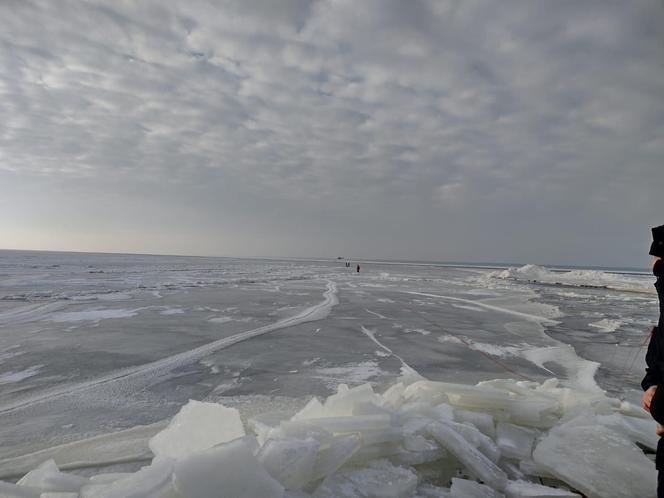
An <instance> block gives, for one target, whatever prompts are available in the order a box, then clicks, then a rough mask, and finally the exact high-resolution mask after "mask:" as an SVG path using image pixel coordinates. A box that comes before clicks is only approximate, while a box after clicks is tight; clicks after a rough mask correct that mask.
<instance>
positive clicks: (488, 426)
mask: <svg viewBox="0 0 664 498" xmlns="http://www.w3.org/2000/svg"><path fill="white" fill-rule="evenodd" d="M454 420H455V421H457V422H461V423H466V424H472V425H474V426H475V427H477V428H478V429H479V430H481V431H482V432H483V433H484V434H486V435H487V436H489V437H491V438H495V437H496V424H495V422H494V420H493V417H492V416H491V415H490V414H489V413H482V412H474V411H470V410H460V409H457V410H454Z"/></svg>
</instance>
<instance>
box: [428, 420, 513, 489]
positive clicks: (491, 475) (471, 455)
mask: <svg viewBox="0 0 664 498" xmlns="http://www.w3.org/2000/svg"><path fill="white" fill-rule="evenodd" d="M428 430H429V432H430V433H431V435H432V436H433V437H434V438H435V439H436V441H438V442H439V443H440V444H441V445H443V446H444V447H445V449H446V450H448V451H449V452H450V453H452V454H453V455H454V456H455V457H456V458H457V459H458V460H459V461H460V462H461V463H462V464H463V465H464V467H466V469H467V470H468V471H469V472H471V473H472V474H473V475H474V476H476V477H478V478H479V479H481V480H482V481H484V482H485V483H486V484H488V485H489V486H491V487H492V488H494V489H497V490H502V489H504V488H505V486H506V485H507V475H506V474H505V472H504V471H503V470H502V469H500V468H499V467H498V466H497V465H496V464H495V463H493V462H492V461H491V460H490V459H489V458H488V457H487V456H485V455H484V454H483V453H482V452H481V451H479V450H478V449H476V448H475V447H474V446H473V445H472V444H470V443H469V442H468V441H466V439H464V438H463V436H461V434H459V433H458V432H456V431H455V430H454V429H452V428H451V427H450V426H449V425H446V424H444V423H442V422H434V423H432V424H430V425H429V426H428Z"/></svg>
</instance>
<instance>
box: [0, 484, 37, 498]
mask: <svg viewBox="0 0 664 498" xmlns="http://www.w3.org/2000/svg"><path fill="white" fill-rule="evenodd" d="M42 492H43V490H42V489H39V488H33V487H29V486H17V485H16V484H12V483H10V482H4V481H0V496H1V497H2V498H39V495H41V494H42Z"/></svg>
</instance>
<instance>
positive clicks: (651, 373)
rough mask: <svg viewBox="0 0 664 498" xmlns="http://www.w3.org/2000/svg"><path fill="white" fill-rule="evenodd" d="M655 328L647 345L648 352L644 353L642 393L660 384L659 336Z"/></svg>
mask: <svg viewBox="0 0 664 498" xmlns="http://www.w3.org/2000/svg"><path fill="white" fill-rule="evenodd" d="M657 332H658V331H657V328H654V329H653V331H652V334H651V336H650V342H649V344H648V352H647V353H646V375H645V377H643V380H642V381H641V387H642V388H643V390H644V391H646V390H648V388H649V387H651V386H656V385H659V384H660V383H661V380H662V372H661V371H660V368H659V365H660V363H661V360H662V359H663V358H660V357H659V356H660V355H659V340H660V338H659V334H658V333H657Z"/></svg>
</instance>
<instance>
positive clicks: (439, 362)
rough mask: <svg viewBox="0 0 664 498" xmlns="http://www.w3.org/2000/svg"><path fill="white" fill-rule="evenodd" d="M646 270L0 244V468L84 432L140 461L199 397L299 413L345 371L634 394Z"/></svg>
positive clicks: (345, 377)
mask: <svg viewBox="0 0 664 498" xmlns="http://www.w3.org/2000/svg"><path fill="white" fill-rule="evenodd" d="M652 281H653V279H652V277H649V276H647V275H644V276H638V275H619V274H608V273H603V272H598V271H594V272H590V271H589V272H583V271H576V272H575V273H573V274H569V275H567V278H566V277H565V275H564V274H560V273H555V274H554V273H553V272H549V271H547V270H546V269H543V268H539V267H530V266H529V267H524V268H523V269H520V270H508V271H496V270H488V269H487V270H483V269H481V268H472V267H450V266H422V265H405V264H399V265H391V264H380V263H371V264H369V263H367V264H362V272H361V273H360V274H356V273H355V272H354V268H352V269H348V268H346V267H345V266H344V263H343V262H337V261H331V262H330V261H277V260H241V259H226V258H188V257H165V256H135V255H101V254H96V255H95V254H67V253H40V252H18V251H0V459H2V460H3V461H2V462H0V478H10V477H15V476H17V475H20V474H21V473H22V472H23V471H25V470H28V469H30V468H33V467H34V466H35V462H36V463H39V462H40V461H43V460H44V459H45V458H44V456H46V455H49V454H50V453H49V451H51V452H53V451H57V448H58V447H62V445H68V444H77V443H75V442H77V441H90V440H91V438H97V439H92V440H93V441H96V443H94V444H89V446H86V448H88V449H89V448H96V449H97V450H95V449H92V450H90V451H87V450H86V451H82V452H81V455H83V456H82V457H80V458H83V459H85V458H84V457H90V459H91V460H90V461H88V462H86V461H80V462H72V465H71V467H72V468H78V469H80V468H84V467H86V466H89V465H92V466H95V465H98V464H100V462H103V458H102V457H101V456H100V455H98V454H95V451H103V450H104V448H106V450H105V451H106V452H107V453H109V454H112V455H113V458H110V460H109V461H108V462H107V463H111V462H114V463H116V464H118V465H116V466H115V467H113V468H120V469H131V470H135V469H136V468H138V466H140V463H139V462H144V461H145V460H146V459H148V458H149V457H150V456H151V455H150V453H149V451H148V452H146V448H147V441H148V439H149V438H150V437H152V436H153V435H154V434H155V433H156V432H157V431H159V430H160V429H161V428H163V426H164V424H165V423H166V421H167V420H168V419H170V418H171V417H172V416H173V415H175V414H176V413H177V412H178V411H179V410H180V408H181V407H182V406H183V405H184V404H186V403H187V401H188V400H189V399H195V400H203V401H219V402H222V403H223V404H224V405H225V406H228V407H235V408H237V409H238V410H239V412H240V414H241V415H242V417H243V419H245V420H246V419H248V418H249V417H252V416H256V415H259V414H261V413H264V412H282V413H283V414H284V416H291V415H292V414H294V413H295V412H296V411H297V410H299V409H300V408H301V407H302V406H304V405H305V403H306V402H307V401H308V400H309V399H310V398H311V396H312V395H315V396H319V397H321V398H325V397H327V396H329V395H331V394H333V393H334V392H336V386H337V385H338V384H339V383H345V384H348V385H349V386H350V387H353V386H358V385H361V384H364V383H367V382H368V383H370V384H371V385H372V386H373V387H374V389H375V390H376V391H379V392H382V390H384V389H385V388H386V387H387V386H389V385H391V384H393V383H394V382H395V380H396V379H397V378H398V377H399V376H402V375H404V374H406V375H409V374H415V373H417V374H419V375H422V376H424V377H426V378H427V379H430V380H434V381H445V382H454V383H461V384H476V383H477V382H480V381H484V380H488V379H497V378H512V379H516V380H532V381H537V382H543V381H544V380H546V379H548V378H550V377H553V376H556V377H558V378H560V379H562V380H563V381H564V382H565V383H566V384H567V385H569V386H572V387H578V388H582V389H588V390H592V389H593V388H596V387H597V386H599V387H600V388H601V389H604V390H606V391H607V392H608V393H609V394H610V395H611V396H614V397H618V398H627V399H631V400H634V399H636V397H637V396H638V392H637V390H638V383H639V381H640V379H641V376H642V372H643V369H644V361H643V357H644V355H645V349H644V340H645V339H646V337H647V331H648V329H649V327H650V326H651V325H652V323H653V321H654V320H655V319H656V313H657V302H656V299H657V298H656V295H655V294H654V292H653V288H652ZM123 431H124V432H123ZM112 434H119V435H117V436H115V435H114V436H109V435H112ZM83 444H84V445H85V444H88V443H83ZM105 445H106V446H105ZM52 448H56V450H52ZM120 463H121V464H122V465H120Z"/></svg>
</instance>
